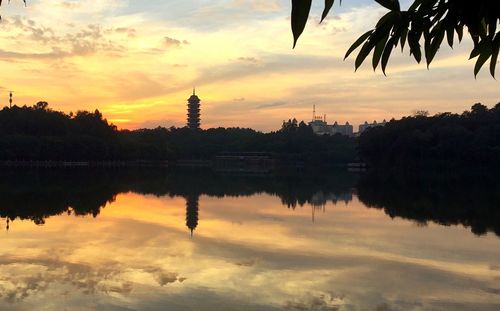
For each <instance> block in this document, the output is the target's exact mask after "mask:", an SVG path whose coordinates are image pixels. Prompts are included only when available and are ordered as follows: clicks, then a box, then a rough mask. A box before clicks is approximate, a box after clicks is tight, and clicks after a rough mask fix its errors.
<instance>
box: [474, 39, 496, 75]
mask: <svg viewBox="0 0 500 311" xmlns="http://www.w3.org/2000/svg"><path fill="white" fill-rule="evenodd" d="M480 50H481V53H480V54H479V57H478V58H477V61H476V65H475V66H474V78H476V77H477V74H478V73H479V70H481V67H483V65H484V63H486V61H487V60H488V58H490V56H491V52H492V51H491V45H490V44H482V45H481V49H480Z"/></svg>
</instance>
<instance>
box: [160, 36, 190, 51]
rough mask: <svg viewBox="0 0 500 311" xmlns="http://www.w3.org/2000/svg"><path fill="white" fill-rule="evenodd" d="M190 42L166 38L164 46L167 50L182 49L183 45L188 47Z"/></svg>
mask: <svg viewBox="0 0 500 311" xmlns="http://www.w3.org/2000/svg"><path fill="white" fill-rule="evenodd" d="M188 44H189V42H188V41H187V40H182V41H181V40H178V39H174V38H170V37H164V38H163V45H164V46H165V47H166V48H172V47H181V46H182V45H188Z"/></svg>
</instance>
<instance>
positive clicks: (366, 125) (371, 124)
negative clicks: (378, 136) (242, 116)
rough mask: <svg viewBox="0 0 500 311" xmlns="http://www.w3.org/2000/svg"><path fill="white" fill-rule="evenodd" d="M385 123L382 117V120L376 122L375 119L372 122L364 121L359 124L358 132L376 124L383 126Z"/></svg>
mask: <svg viewBox="0 0 500 311" xmlns="http://www.w3.org/2000/svg"><path fill="white" fill-rule="evenodd" d="M386 124H387V121H386V120H385V119H384V121H382V122H380V123H377V121H373V123H368V122H366V121H365V123H363V124H361V125H360V126H359V134H362V133H363V132H364V131H366V130H367V129H369V128H372V127H377V126H384V125H386Z"/></svg>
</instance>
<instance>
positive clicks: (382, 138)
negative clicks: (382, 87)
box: [358, 103, 500, 172]
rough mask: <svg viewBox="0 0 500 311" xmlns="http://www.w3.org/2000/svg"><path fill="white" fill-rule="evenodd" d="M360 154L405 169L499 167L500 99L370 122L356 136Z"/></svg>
mask: <svg viewBox="0 0 500 311" xmlns="http://www.w3.org/2000/svg"><path fill="white" fill-rule="evenodd" d="M358 148H359V155H360V156H361V158H362V159H363V161H365V162H367V164H368V165H369V166H371V167H379V168H381V167H383V168H397V169H400V170H401V169H406V170H443V169H447V170H450V171H453V170H455V169H457V168H460V169H464V168H465V169H467V168H473V169H474V170H476V171H483V172H488V171H491V170H492V169H499V168H500V103H498V104H497V105H496V106H494V107H493V108H491V109H488V107H486V106H484V105H482V104H479V103H478V104H475V105H473V106H472V108H471V110H468V111H465V112H463V113H462V114H456V113H449V112H446V113H439V114H436V115H434V116H427V114H426V113H417V114H415V115H413V116H409V117H404V118H402V119H401V120H392V121H390V122H388V123H387V124H386V125H385V126H383V127H376V128H371V129H369V130H367V131H365V132H364V133H363V134H362V135H361V136H360V138H359V144H358Z"/></svg>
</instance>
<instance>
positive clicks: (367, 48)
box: [354, 41, 373, 71]
mask: <svg viewBox="0 0 500 311" xmlns="http://www.w3.org/2000/svg"><path fill="white" fill-rule="evenodd" d="M372 48H373V46H372V45H371V42H370V41H366V42H365V44H363V47H362V48H361V50H360V51H359V54H358V56H357V57H356V61H355V62H354V67H355V69H354V70H355V71H356V70H358V68H359V66H361V64H362V63H363V61H364V60H365V58H366V57H367V56H368V54H370V51H371V50H372Z"/></svg>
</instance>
